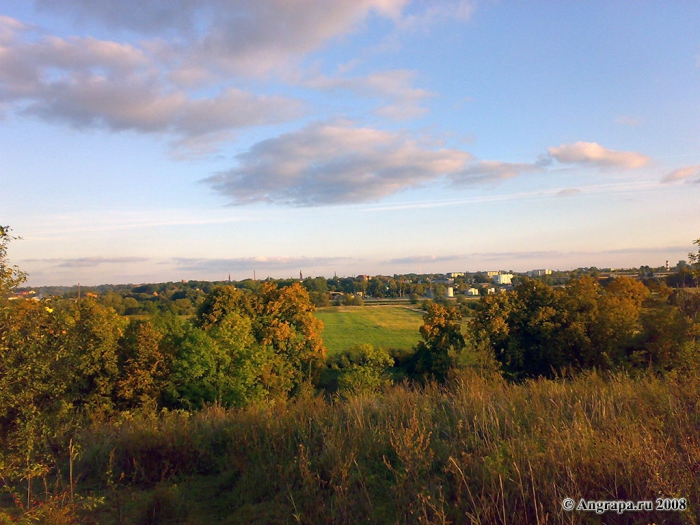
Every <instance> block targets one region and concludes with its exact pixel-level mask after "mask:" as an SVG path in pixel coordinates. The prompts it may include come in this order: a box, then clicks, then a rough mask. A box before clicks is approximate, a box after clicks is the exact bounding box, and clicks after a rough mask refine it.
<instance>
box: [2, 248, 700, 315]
mask: <svg viewBox="0 0 700 525" xmlns="http://www.w3.org/2000/svg"><path fill="white" fill-rule="evenodd" d="M584 275H588V276H591V277H594V278H597V279H599V280H601V281H604V280H607V279H613V278H616V277H622V276H625V277H630V278H633V279H636V280H640V281H643V282H645V283H646V284H650V283H653V282H655V283H657V284H662V283H663V284H666V285H667V286H669V287H671V288H679V287H692V286H694V284H695V283H694V278H693V273H692V271H691V267H690V266H689V265H688V263H687V262H686V261H683V260H681V261H678V263H677V264H675V265H674V266H670V265H669V263H668V261H667V262H666V264H665V265H663V266H658V267H650V266H640V267H638V268H597V267H581V268H577V269H574V270H565V271H560V270H551V269H549V268H536V269H532V270H529V271H527V272H515V271H512V270H487V271H475V272H468V271H464V272H459V271H455V272H447V273H428V274H415V273H409V274H395V275H393V276H388V275H367V274H359V275H355V276H349V277H338V276H333V277H331V278H326V277H308V276H306V277H305V276H304V272H303V270H302V271H300V272H299V277H298V278H287V279H273V278H270V277H267V278H264V279H257V278H252V279H242V280H238V281H236V280H231V278H230V276H228V278H226V279H223V280H221V281H198V280H182V281H178V282H164V283H138V284H135V283H129V284H116V285H114V284H103V285H98V286H81V285H78V284H76V285H74V286H38V287H22V288H18V289H17V290H16V291H15V293H14V295H13V296H12V297H10V299H18V298H34V299H37V300H39V299H44V298H50V297H61V298H66V299H71V298H76V299H77V298H79V297H93V298H96V299H99V301H100V302H102V303H104V304H106V305H108V306H111V307H113V308H114V309H115V310H116V311H117V312H118V313H120V314H122V315H139V314H154V313H157V312H158V311H162V312H171V313H175V314H178V315H192V314H193V313H194V312H195V310H196V308H197V306H198V305H199V304H201V302H202V301H203V299H204V297H205V296H206V294H207V293H209V292H210V291H211V290H212V289H213V288H214V287H215V286H217V285H220V284H230V285H232V286H235V287H236V288H240V289H250V290H257V289H258V287H259V285H260V283H261V282H266V281H274V282H276V283H277V284H278V285H280V286H285V285H289V284H291V283H293V282H300V283H301V284H302V285H303V286H304V288H305V289H306V290H307V291H308V292H309V295H310V297H311V300H312V302H313V303H314V305H315V306H317V307H325V306H333V305H336V306H340V305H345V306H353V305H360V304H367V305H371V304H382V303H401V302H404V303H405V302H414V303H417V302H418V301H421V300H425V299H433V300H447V301H457V302H461V301H464V300H465V299H466V300H469V299H474V298H478V297H481V296H485V295H491V294H497V293H502V292H506V291H509V290H512V289H513V287H514V286H515V285H517V284H518V283H521V282H523V281H524V280H527V279H537V280H541V281H543V282H545V283H547V284H549V285H550V286H553V287H562V286H566V283H567V282H568V281H569V280H570V279H576V278H579V277H581V276H584Z"/></svg>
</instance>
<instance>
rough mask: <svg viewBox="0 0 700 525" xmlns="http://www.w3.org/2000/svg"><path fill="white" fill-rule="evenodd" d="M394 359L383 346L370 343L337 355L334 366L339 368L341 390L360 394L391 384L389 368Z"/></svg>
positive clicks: (392, 364) (339, 386)
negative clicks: (379, 346)
mask: <svg viewBox="0 0 700 525" xmlns="http://www.w3.org/2000/svg"><path fill="white" fill-rule="evenodd" d="M392 366H394V360H393V359H392V358H391V356H390V355H389V352H387V351H386V350H384V349H383V348H374V347H373V346H372V345H370V344H362V345H359V346H355V347H353V348H351V349H350V350H347V351H345V352H343V353H342V354H340V355H339V356H337V357H336V358H335V359H334V363H333V364H332V368H334V369H336V370H339V371H340V375H339V376H338V388H339V389H340V391H341V392H347V393H353V394H359V393H367V392H375V391H377V390H379V389H380V388H381V387H383V386H385V385H390V384H391V379H390V378H389V376H388V369H389V368H391V367H392Z"/></svg>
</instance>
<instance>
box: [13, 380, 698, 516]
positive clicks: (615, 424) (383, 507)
mask: <svg viewBox="0 0 700 525" xmlns="http://www.w3.org/2000/svg"><path fill="white" fill-rule="evenodd" d="M699 406H700V381H698V379H697V378H693V379H691V378H667V379H664V380H659V379H656V378H643V379H637V380H633V379H630V378H628V377H625V376H623V375H615V376H611V377H602V376H599V375H596V374H586V375H584V376H580V377H577V378H575V379H569V380H545V379H540V380H534V381H528V382H526V383H524V384H520V385H516V384H509V383H506V382H504V381H503V380H502V379H499V378H482V377H479V376H478V375H476V374H474V373H464V374H461V375H459V376H457V377H455V378H454V379H453V380H452V381H451V382H450V383H449V384H448V385H447V386H444V387H440V386H437V385H435V384H428V385H425V386H423V387H420V388H412V387H408V386H395V387H392V388H390V389H388V390H386V391H385V392H383V393H378V394H373V395H361V396H350V397H348V398H346V399H340V398H333V399H331V400H324V399H323V398H319V397H304V396H302V397H301V398H298V399H297V400H296V401H294V402H292V403H288V404H277V405H267V406H255V407H249V408H246V409H237V410H225V409H223V408H220V407H216V406H213V407H208V408H206V409H205V410H202V411H199V412H196V413H186V412H167V413H162V414H160V415H147V414H131V415H129V416H125V417H122V418H121V419H119V420H112V421H105V422H95V423H93V424H91V425H89V426H88V427H86V428H84V429H82V430H81V431H80V432H78V433H76V434H74V439H75V441H74V443H75V442H78V443H80V444H81V447H82V448H81V449H80V453H79V454H78V457H77V459H76V460H75V461H74V465H73V476H74V479H78V480H79V482H78V483H77V486H76V487H75V492H76V493H80V494H81V495H83V497H87V496H93V497H94V498H95V500H94V501H96V500H99V501H100V502H101V503H100V504H99V505H98V506H96V507H95V508H89V509H85V510H81V511H79V512H77V516H79V517H82V518H87V519H85V522H93V523H101V524H102V523H104V524H111V523H115V524H116V523H188V524H193V525H194V524H205V523H230V524H233V523H241V524H243V523H260V524H263V523H319V524H322V523H359V522H368V523H512V522H517V523H532V524H538V523H599V521H598V520H599V519H600V516H597V515H595V513H583V512H574V513H566V512H564V511H563V510H562V508H561V501H562V499H563V498H565V497H572V498H574V499H576V500H577V501H578V499H579V498H582V497H583V498H586V499H587V500H641V499H650V500H656V498H659V497H684V498H686V500H687V501H688V502H689V507H690V508H689V509H688V510H686V511H685V512H657V513H628V514H626V515H622V516H618V515H616V514H611V513H608V514H606V515H604V521H603V522H604V523H652V522H655V523H698V522H699V521H700V508H698V506H697V502H698V501H700V476H699V475H698V474H699V471H700V434H699V433H698V431H697V430H698V428H699V427H700V411H699V410H698V407H699ZM64 441H65V438H64ZM57 453H58V456H59V458H60V459H59V463H60V464H61V465H62V475H63V477H64V479H65V480H67V479H68V468H67V467H68V459H69V458H68V455H69V451H68V450H65V449H64V450H61V451H57ZM37 485H39V488H40V492H43V486H42V485H40V484H37ZM17 498H18V499H21V495H19V494H18V495H17ZM36 499H37V500H38V501H42V499H43V495H42V494H38V495H37V496H36ZM76 501H77V498H76ZM81 501H87V500H81ZM52 504H53V505H57V504H56V502H55V500H54V501H53V503H51V502H49V505H52ZM45 509H46V507H39V506H38V504H37V506H35V507H34V508H33V510H28V511H25V514H24V515H25V517H28V516H30V515H32V513H34V515H39V514H40V513H41V512H44V513H46V510H45ZM13 514H14V515H18V514H21V511H20V509H14V511H8V513H7V515H13ZM54 523H68V521H65V522H60V521H55V522H54Z"/></svg>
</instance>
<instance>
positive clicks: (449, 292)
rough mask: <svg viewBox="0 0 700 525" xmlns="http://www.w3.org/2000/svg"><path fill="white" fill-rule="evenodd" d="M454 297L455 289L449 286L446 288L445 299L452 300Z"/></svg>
mask: <svg viewBox="0 0 700 525" xmlns="http://www.w3.org/2000/svg"><path fill="white" fill-rule="evenodd" d="M454 296H455V289H454V288H452V287H451V286H448V287H447V291H446V292H445V297H447V298H452V297H454Z"/></svg>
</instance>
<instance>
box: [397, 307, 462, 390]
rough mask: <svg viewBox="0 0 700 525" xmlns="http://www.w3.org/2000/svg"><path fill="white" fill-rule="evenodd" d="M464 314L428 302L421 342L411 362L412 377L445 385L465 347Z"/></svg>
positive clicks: (421, 330) (454, 309) (421, 331)
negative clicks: (462, 324) (432, 380)
mask: <svg viewBox="0 0 700 525" xmlns="http://www.w3.org/2000/svg"><path fill="white" fill-rule="evenodd" d="M461 319H462V314H461V313H460V312H459V310H458V309H457V308H449V307H444V306H442V305H439V304H437V303H433V302H428V304H427V305H426V313H425V315H423V325H422V326H421V327H420V335H421V337H422V338H423V341H420V342H419V343H418V345H417V346H416V348H415V353H414V354H413V358H412V360H411V362H410V365H409V368H410V371H411V374H412V375H413V376H414V377H416V378H418V379H422V380H425V379H435V380H437V381H440V382H444V381H445V380H446V379H447V375H448V373H449V371H450V369H451V368H452V367H453V366H454V365H455V363H456V360H457V358H458V356H459V354H460V353H461V352H462V350H463V349H464V347H465V343H464V336H463V335H462V326H461Z"/></svg>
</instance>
